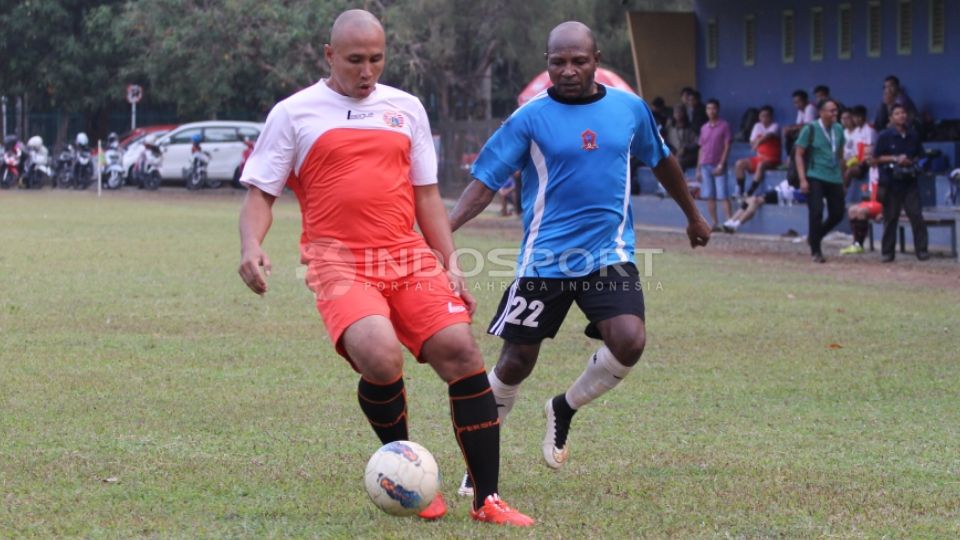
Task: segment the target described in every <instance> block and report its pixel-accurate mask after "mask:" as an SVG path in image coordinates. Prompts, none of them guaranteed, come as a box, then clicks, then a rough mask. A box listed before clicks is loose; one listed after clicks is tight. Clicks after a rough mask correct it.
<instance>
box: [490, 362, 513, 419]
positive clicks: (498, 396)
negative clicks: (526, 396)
mask: <svg viewBox="0 0 960 540" xmlns="http://www.w3.org/2000/svg"><path fill="white" fill-rule="evenodd" d="M487 379H489V381H490V388H491V389H493V398H494V399H495V400H496V402H497V416H498V417H499V418H500V425H501V426H502V425H503V422H504V421H505V420H506V419H507V415H508V414H510V411H511V410H512V409H513V403H514V402H515V401H516V400H517V392H519V391H520V385H519V384H506V383H504V382H503V381H501V380H500V379H499V378H498V377H497V373H496V371H494V370H492V369H491V370H490V373H488V374H487Z"/></svg>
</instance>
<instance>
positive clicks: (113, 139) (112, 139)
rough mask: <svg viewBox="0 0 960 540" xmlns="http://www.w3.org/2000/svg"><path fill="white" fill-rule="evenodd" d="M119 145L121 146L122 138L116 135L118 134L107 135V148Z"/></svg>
mask: <svg viewBox="0 0 960 540" xmlns="http://www.w3.org/2000/svg"><path fill="white" fill-rule="evenodd" d="M119 145H120V137H119V136H118V135H117V134H116V132H113V131H111V132H110V134H109V135H107V147H108V148H115V147H117V146H119Z"/></svg>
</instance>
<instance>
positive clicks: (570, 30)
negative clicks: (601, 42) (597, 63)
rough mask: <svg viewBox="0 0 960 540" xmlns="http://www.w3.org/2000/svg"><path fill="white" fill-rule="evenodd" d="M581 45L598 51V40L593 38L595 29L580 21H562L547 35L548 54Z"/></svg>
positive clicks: (591, 51) (592, 50)
mask: <svg viewBox="0 0 960 540" xmlns="http://www.w3.org/2000/svg"><path fill="white" fill-rule="evenodd" d="M581 47H582V48H584V49H585V50H586V51H587V52H590V53H593V52H597V40H595V39H594V38H593V31H592V30H590V27H589V26H587V25H585V24H583V23H582V22H579V21H567V22H562V23H560V24H558V25H557V26H556V27H554V29H553V30H551V31H550V35H549V36H547V54H549V53H550V52H552V51H556V50H560V49H570V48H581Z"/></svg>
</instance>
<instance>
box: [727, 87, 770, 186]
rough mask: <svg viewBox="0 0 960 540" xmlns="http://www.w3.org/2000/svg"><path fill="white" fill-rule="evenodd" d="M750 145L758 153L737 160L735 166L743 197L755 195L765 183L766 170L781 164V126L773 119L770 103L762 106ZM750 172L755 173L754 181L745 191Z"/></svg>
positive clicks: (751, 135)
mask: <svg viewBox="0 0 960 540" xmlns="http://www.w3.org/2000/svg"><path fill="white" fill-rule="evenodd" d="M750 147H751V148H752V149H753V150H754V151H755V152H756V153H757V155H755V156H753V157H748V158H743V159H740V160H737V163H736V165H735V166H734V174H735V175H736V178H737V195H738V196H739V197H741V198H742V197H744V196H749V195H753V194H754V192H756V191H757V188H759V187H760V186H761V185H762V184H763V176H764V172H765V171H767V170H769V169H773V168H776V167H778V166H779V165H780V126H779V125H777V123H776V122H774V121H773V107H771V106H770V105H764V106H763V107H761V108H760V120H759V121H758V122H757V123H756V124H754V125H753V130H752V131H751V132H750ZM748 172H749V173H752V174H753V181H752V182H751V183H750V189H749V190H747V191H744V186H745V185H746V182H747V173H748Z"/></svg>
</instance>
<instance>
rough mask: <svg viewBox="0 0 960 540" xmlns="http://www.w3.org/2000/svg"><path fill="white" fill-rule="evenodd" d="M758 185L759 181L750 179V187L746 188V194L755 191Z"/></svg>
mask: <svg viewBox="0 0 960 540" xmlns="http://www.w3.org/2000/svg"><path fill="white" fill-rule="evenodd" d="M758 187H760V182H757V181H756V180H751V181H750V189H748V190H747V195H748V196H752V195H753V194H754V193H756V192H757V188H758Z"/></svg>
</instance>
